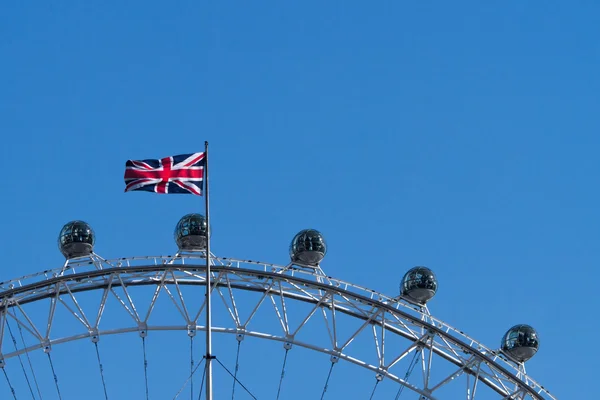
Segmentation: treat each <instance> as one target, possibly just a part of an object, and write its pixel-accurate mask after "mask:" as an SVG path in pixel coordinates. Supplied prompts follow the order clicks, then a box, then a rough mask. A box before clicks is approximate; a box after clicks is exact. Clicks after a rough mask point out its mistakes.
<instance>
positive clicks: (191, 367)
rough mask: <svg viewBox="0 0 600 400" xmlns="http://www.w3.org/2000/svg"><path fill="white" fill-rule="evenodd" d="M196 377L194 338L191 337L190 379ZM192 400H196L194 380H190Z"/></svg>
mask: <svg viewBox="0 0 600 400" xmlns="http://www.w3.org/2000/svg"><path fill="white" fill-rule="evenodd" d="M192 375H194V336H193V335H190V377H191V376H192ZM190 379H191V380H192V381H191V382H190V400H194V379H193V378H190Z"/></svg>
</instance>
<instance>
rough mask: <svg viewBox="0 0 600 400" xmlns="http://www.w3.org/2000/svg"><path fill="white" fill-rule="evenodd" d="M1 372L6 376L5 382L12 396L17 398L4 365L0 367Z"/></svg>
mask: <svg viewBox="0 0 600 400" xmlns="http://www.w3.org/2000/svg"><path fill="white" fill-rule="evenodd" d="M2 372H4V377H5V378H6V383H8V387H9V388H10V392H11V393H12V395H13V398H14V399H15V400H17V394H16V393H15V388H14V387H13V385H12V383H10V379H8V374H7V373H6V367H2Z"/></svg>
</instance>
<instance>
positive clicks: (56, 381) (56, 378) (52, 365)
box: [46, 351, 62, 400]
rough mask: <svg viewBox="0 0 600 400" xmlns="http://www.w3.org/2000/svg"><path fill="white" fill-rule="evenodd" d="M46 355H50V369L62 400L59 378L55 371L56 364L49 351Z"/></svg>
mask: <svg viewBox="0 0 600 400" xmlns="http://www.w3.org/2000/svg"><path fill="white" fill-rule="evenodd" d="M46 354H47V355H48V361H49V362H50V368H51V369H52V375H53V376H54V385H55V386H56V393H58V398H59V400H62V396H61V394H60V388H59V387H58V377H57V376H56V371H55V370H54V363H53V362H52V357H51V356H50V352H49V351H48V353H46Z"/></svg>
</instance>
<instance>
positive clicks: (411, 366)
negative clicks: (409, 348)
mask: <svg viewBox="0 0 600 400" xmlns="http://www.w3.org/2000/svg"><path fill="white" fill-rule="evenodd" d="M420 352H421V348H420V347H419V348H418V349H417V351H415V355H414V356H413V359H412V360H411V362H410V364H409V365H408V370H407V371H406V375H404V381H405V382H408V378H409V377H410V374H411V373H412V372H413V370H414V369H415V367H416V366H417V364H418V363H419V360H418V358H417V357H418V356H419V353H420ZM404 388H405V386H404V385H401V386H400V389H398V393H396V397H395V400H398V399H399V398H400V395H401V394H402V392H403V391H404Z"/></svg>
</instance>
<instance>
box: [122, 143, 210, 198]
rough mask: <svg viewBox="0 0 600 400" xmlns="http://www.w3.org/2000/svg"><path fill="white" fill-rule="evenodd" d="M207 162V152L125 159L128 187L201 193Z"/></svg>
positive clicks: (165, 191)
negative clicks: (145, 158) (149, 158)
mask: <svg viewBox="0 0 600 400" xmlns="http://www.w3.org/2000/svg"><path fill="white" fill-rule="evenodd" d="M205 165H206V153H193V154H180V155H176V156H171V157H165V158H162V159H153V160H128V161H127V162H126V163H125V177H124V179H125V191H126V192H130V191H134V190H143V191H147V192H154V193H163V194H175V193H180V194H195V195H197V196H202V191H203V190H202V184H203V181H204V167H205Z"/></svg>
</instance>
